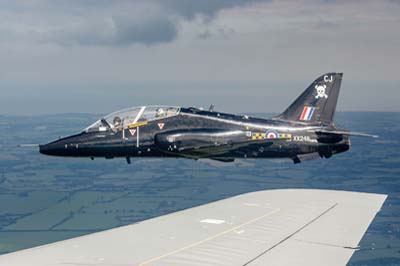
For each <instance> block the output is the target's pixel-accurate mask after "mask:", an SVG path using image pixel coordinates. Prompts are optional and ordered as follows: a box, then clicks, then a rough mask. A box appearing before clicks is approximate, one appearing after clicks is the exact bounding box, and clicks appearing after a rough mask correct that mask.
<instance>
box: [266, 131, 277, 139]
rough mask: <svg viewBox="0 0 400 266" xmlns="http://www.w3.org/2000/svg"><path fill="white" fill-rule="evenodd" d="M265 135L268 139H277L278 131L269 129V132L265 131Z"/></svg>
mask: <svg viewBox="0 0 400 266" xmlns="http://www.w3.org/2000/svg"><path fill="white" fill-rule="evenodd" d="M265 137H266V138H267V139H276V138H278V132H276V131H274V130H268V131H267V133H265Z"/></svg>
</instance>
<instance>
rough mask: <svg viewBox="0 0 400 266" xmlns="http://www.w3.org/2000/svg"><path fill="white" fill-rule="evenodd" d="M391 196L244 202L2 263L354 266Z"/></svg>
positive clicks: (256, 195)
mask: <svg viewBox="0 0 400 266" xmlns="http://www.w3.org/2000/svg"><path fill="white" fill-rule="evenodd" d="M385 198H386V195H379V194H367V193H358V192H345V191H329V190H307V189H285V190H266V191H259V192H253V193H247V194H242V195H239V196H235V197H232V198H228V199H225V200H220V201H217V202H213V203H209V204H206V205H202V206H199V207H194V208H191V209H187V210H183V211H179V212H175V213H172V214H169V215H165V216H160V217H157V218H153V219H150V220H146V221H143V222H140V223H137V224H132V225H128V226H123V227H119V228H115V229H111V230H106V231H103V232H99V233H94V234H90V235H87V236H83V237H77V238H73V239H69V240H65V241H60V242H56V243H52V244H49V245H45V246H39V247H36V248H32V249H27V250H22V251H18V252H14V253H11V254H6V255H3V256H0V265H8V266H13V265H31V266H32V265H41V266H42V265H141V266H144V265H189V266H190V265H251V266H254V265H311V266H312V265H318V266H319V265H343V266H344V265H346V263H347V262H348V260H349V259H350V257H351V255H352V254H353V253H354V251H355V250H357V248H358V243H359V241H360V240H361V238H362V236H363V234H364V233H365V231H366V230H367V228H368V226H369V224H370V223H371V222H372V220H373V218H374V216H375V215H376V213H377V212H378V211H379V210H380V208H381V206H382V204H383V202H384V201H385Z"/></svg>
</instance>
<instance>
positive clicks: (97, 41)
mask: <svg viewBox="0 0 400 266" xmlns="http://www.w3.org/2000/svg"><path fill="white" fill-rule="evenodd" d="M256 2H268V1H267V0H200V1H182V0H135V1H129V0H120V1H107V0H103V1H101V0H100V1H77V0H72V1H71V0H56V1H51V0H41V1H40V0H34V1H32V2H31V1H29V2H24V1H17V2H15V3H13V2H11V1H6V2H5V3H3V4H2V7H3V8H4V9H5V10H6V11H8V12H3V15H4V17H3V19H2V21H3V22H4V23H2V24H1V25H2V26H0V33H2V35H3V38H2V39H3V40H6V39H7V38H9V39H10V40H13V39H18V38H20V39H22V40H25V41H33V42H39V43H46V42H49V43H51V42H54V43H57V44H60V45H105V46H110V45H116V46H124V45H130V44H133V43H142V44H145V45H152V44H158V43H165V42H171V41H173V40H174V39H175V38H176V37H177V35H178V32H179V25H180V22H181V21H182V20H193V19H195V18H196V17H201V18H202V19H203V20H204V22H207V21H209V20H211V19H212V18H214V17H215V16H216V14H218V12H219V11H220V10H222V9H226V8H233V7H240V6H245V5H249V4H252V3H256ZM14 15H17V16H15V17H14ZM13 17H14V18H13Z"/></svg>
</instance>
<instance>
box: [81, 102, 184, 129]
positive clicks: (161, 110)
mask: <svg viewBox="0 0 400 266" xmlns="http://www.w3.org/2000/svg"><path fill="white" fill-rule="evenodd" d="M179 110H180V108H179V107H170V106H141V107H132V108H128V109H123V110H120V111H117V112H114V113H111V114H109V115H107V116H105V117H104V118H102V119H100V120H98V121H96V122H95V123H93V124H92V125H90V126H88V127H87V128H85V129H84V131H85V132H97V131H100V132H104V131H107V130H113V131H115V130H122V129H125V128H128V127H129V126H131V125H133V124H136V123H139V122H144V121H152V120H157V119H162V118H165V117H170V116H175V115H177V114H179Z"/></svg>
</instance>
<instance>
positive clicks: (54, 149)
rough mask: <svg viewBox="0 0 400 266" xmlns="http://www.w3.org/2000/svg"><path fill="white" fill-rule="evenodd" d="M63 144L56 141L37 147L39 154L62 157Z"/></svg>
mask: <svg viewBox="0 0 400 266" xmlns="http://www.w3.org/2000/svg"><path fill="white" fill-rule="evenodd" d="M64 145H65V144H63V143H62V141H60V140H56V141H53V142H50V143H47V144H43V145H39V152H40V153H42V154H46V155H55V156H57V155H58V156H62V155H63V151H64V149H65V147H64Z"/></svg>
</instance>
